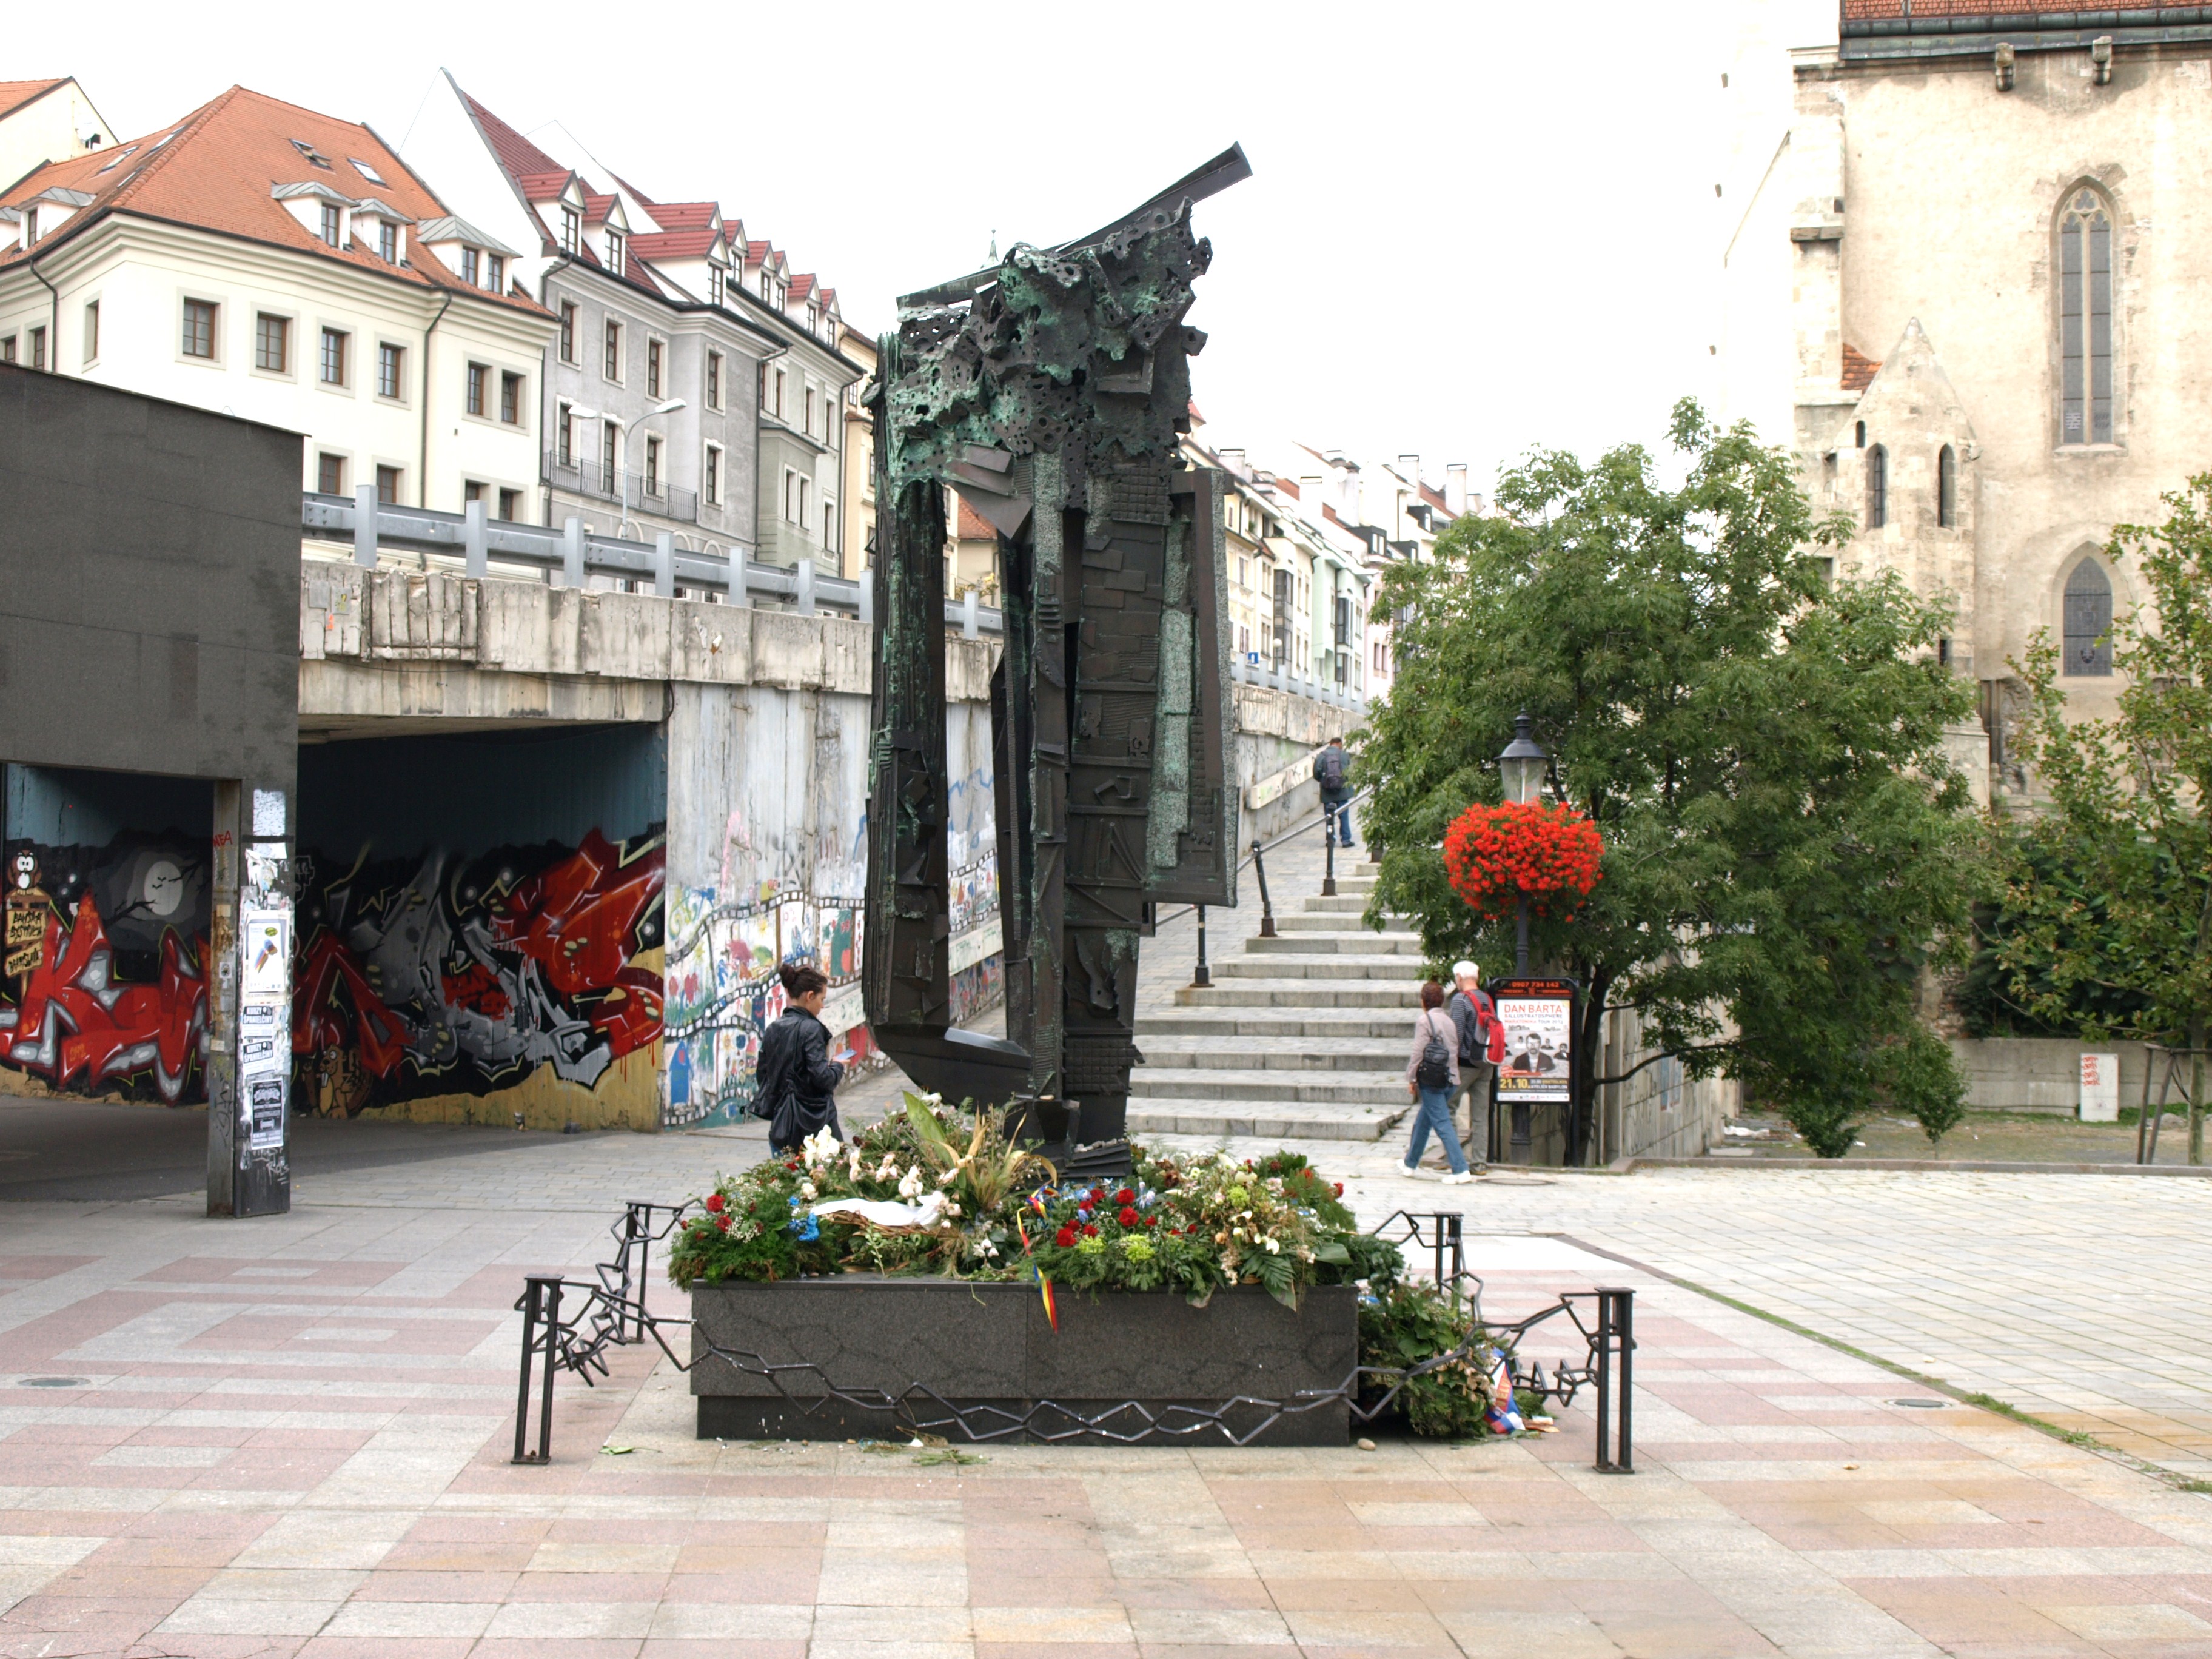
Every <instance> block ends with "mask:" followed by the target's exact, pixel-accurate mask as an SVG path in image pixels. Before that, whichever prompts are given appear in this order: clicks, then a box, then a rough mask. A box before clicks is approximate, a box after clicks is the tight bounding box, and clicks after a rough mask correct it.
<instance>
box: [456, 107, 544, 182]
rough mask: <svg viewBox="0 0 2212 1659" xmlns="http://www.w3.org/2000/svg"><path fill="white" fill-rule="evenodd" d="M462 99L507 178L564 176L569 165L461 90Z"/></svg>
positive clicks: (518, 180)
mask: <svg viewBox="0 0 2212 1659" xmlns="http://www.w3.org/2000/svg"><path fill="white" fill-rule="evenodd" d="M454 90H455V91H456V92H459V91H460V88H458V87H456V88H454ZM461 101H462V102H463V103H465V104H466V105H467V106H469V113H470V114H471V116H473V117H474V118H475V119H476V124H477V131H479V132H481V133H483V136H484V142H485V143H488V144H489V145H490V146H491V149H492V154H493V155H496V156H497V157H498V158H499V164H500V166H501V167H504V168H506V169H507V177H508V178H510V179H514V180H515V181H516V182H517V183H520V181H521V180H522V179H524V178H525V177H526V176H527V175H530V174H532V173H560V174H562V176H563V177H566V176H567V174H568V168H566V167H562V165H561V164H560V163H559V162H558V161H555V160H554V159H553V158H552V157H551V156H550V155H547V154H546V153H545V152H544V150H542V149H538V146H537V145H535V144H533V143H531V142H530V140H528V139H527V138H526V137H523V136H522V135H521V134H520V133H519V132H517V131H515V130H514V129H513V127H511V126H509V125H507V123H506V122H504V121H502V120H501V119H500V118H499V117H497V116H496V115H494V114H493V113H492V112H490V111H489V110H488V109H486V108H485V107H484V106H483V105H482V104H479V103H478V102H477V100H475V99H473V98H471V97H470V96H469V95H468V94H466V93H465V92H463V93H461Z"/></svg>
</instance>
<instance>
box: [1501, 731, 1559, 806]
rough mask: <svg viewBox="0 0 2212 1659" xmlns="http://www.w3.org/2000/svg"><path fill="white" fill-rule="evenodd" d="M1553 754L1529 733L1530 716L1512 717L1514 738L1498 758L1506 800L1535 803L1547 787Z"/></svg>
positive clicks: (1525, 803)
mask: <svg viewBox="0 0 2212 1659" xmlns="http://www.w3.org/2000/svg"><path fill="white" fill-rule="evenodd" d="M1551 760H1552V757H1550V756H1549V755H1547V754H1546V753H1545V752H1544V748H1543V745H1542V744H1540V743H1538V742H1537V741H1536V739H1535V738H1534V737H1532V736H1531V735H1530V734H1529V729H1528V715H1527V714H1516V715H1515V716H1514V717H1513V741H1512V742H1510V743H1509V744H1506V745H1505V751H1504V753H1503V754H1501V755H1499V756H1498V780H1499V781H1500V782H1502V783H1503V784H1504V786H1505V799H1507V800H1509V801H1510V802H1512V803H1513V805H1516V806H1534V805H1535V804H1536V799H1537V795H1538V793H1539V792H1540V791H1541V790H1542V788H1543V787H1544V773H1545V771H1546V769H1547V768H1548V767H1549V766H1550V764H1551Z"/></svg>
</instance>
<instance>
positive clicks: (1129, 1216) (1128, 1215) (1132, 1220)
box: [1115, 1205, 1137, 1227]
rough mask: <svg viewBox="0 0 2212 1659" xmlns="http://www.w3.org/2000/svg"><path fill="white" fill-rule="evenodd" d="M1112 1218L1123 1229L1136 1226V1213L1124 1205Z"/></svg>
mask: <svg viewBox="0 0 2212 1659" xmlns="http://www.w3.org/2000/svg"><path fill="white" fill-rule="evenodd" d="M1115 1220H1116V1221H1118V1222H1120V1223H1121V1225H1123V1226H1124V1227H1133V1226H1135V1225H1137V1212H1135V1211H1134V1210H1133V1209H1130V1208H1129V1207H1128V1206H1126V1205H1125V1206H1122V1210H1121V1214H1120V1215H1118V1216H1116V1217H1115Z"/></svg>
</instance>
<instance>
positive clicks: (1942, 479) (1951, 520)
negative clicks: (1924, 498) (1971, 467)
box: [1936, 444, 1959, 530]
mask: <svg viewBox="0 0 2212 1659" xmlns="http://www.w3.org/2000/svg"><path fill="white" fill-rule="evenodd" d="M1936 523H1937V524H1938V525H1939V526H1942V528H1943V529H1945V530H1954V529H1956V528H1957V527H1958V524H1959V455H1958V452H1957V451H1956V450H1954V449H1953V448H1952V447H1951V446H1950V445H1948V444H1945V445H1944V446H1943V447H1942V449H1940V450H1938V451H1937V452H1936Z"/></svg>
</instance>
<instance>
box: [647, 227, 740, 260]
mask: <svg viewBox="0 0 2212 1659" xmlns="http://www.w3.org/2000/svg"><path fill="white" fill-rule="evenodd" d="M720 240H721V232H720V231H718V230H716V229H715V228H714V227H713V226H712V225H702V226H700V227H699V228H696V229H693V230H662V231H641V232H640V233H639V234H636V235H635V236H632V237H631V238H630V239H629V246H630V251H631V252H634V253H635V254H636V255H637V256H638V257H639V258H644V259H703V258H706V257H707V256H708V254H709V253H711V252H714V244H715V243H716V242H718V241H720Z"/></svg>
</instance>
